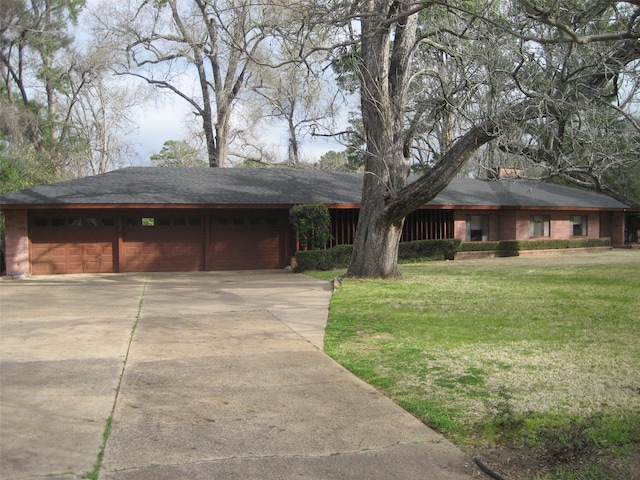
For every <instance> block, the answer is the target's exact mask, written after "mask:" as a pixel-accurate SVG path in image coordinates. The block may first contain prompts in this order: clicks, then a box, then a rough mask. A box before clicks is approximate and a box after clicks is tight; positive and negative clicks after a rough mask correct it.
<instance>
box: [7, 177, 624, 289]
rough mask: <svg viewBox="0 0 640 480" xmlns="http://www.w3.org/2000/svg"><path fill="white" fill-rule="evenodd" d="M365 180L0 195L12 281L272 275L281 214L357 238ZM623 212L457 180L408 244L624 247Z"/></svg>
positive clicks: (60, 187)
mask: <svg viewBox="0 0 640 480" xmlns="http://www.w3.org/2000/svg"><path fill="white" fill-rule="evenodd" d="M362 179H363V174H362V173H342V172H325V171H317V170H287V169H212V168H160V167H130V168H124V169H121V170H116V171H113V172H109V173H105V174H102V175H97V176H93V177H86V178H80V179H76V180H70V181H66V182H60V183H56V184H52V185H42V186H37V187H33V188H29V189H26V190H21V191H18V192H12V193H8V194H6V195H2V196H0V210H2V212H4V214H5V220H6V235H5V238H6V241H5V254H6V271H7V274H8V275H12V276H17V275H44V274H54V273H83V272H96V273H102V272H146V271H199V270H243V269H244V270H246V269H273V268H283V267H285V266H287V265H289V263H290V261H291V257H292V256H293V255H294V254H295V250H296V238H295V234H294V232H293V230H292V229H291V226H290V225H289V221H288V211H289V208H290V207H291V206H293V205H296V204H300V203H311V202H320V203H324V204H326V205H327V207H328V208H329V211H330V213H331V218H332V235H333V240H332V245H336V244H349V243H352V242H353V237H354V233H355V228H356V224H357V218H358V212H359V207H360V200H361V189H362ZM627 209H628V207H627V206H626V205H624V204H622V203H620V202H618V201H616V200H614V199H612V198H609V197H607V196H605V195H601V194H597V193H594V192H589V191H585V190H579V189H575V188H570V187H565V186H559V185H553V184H533V183H529V182H525V181H522V180H500V181H484V180H472V179H456V180H454V181H453V182H452V183H451V184H450V185H449V186H448V187H447V188H446V189H445V190H444V191H443V192H442V193H441V194H440V195H438V197H436V198H435V199H434V200H433V201H431V202H429V203H428V204H427V205H425V206H424V207H423V208H421V209H420V210H418V211H416V212H414V213H412V214H411V215H410V216H409V217H408V218H407V220H406V222H405V229H404V233H403V237H402V240H403V241H411V240H420V239H430V238H438V239H441V238H461V239H462V240H463V241H483V240H512V239H517V240H521V239H528V238H538V237H541V238H545V237H546V238H558V239H569V238H576V237H591V238H598V237H611V239H612V243H613V244H614V245H616V244H622V243H623V239H624V212H625V210H627Z"/></svg>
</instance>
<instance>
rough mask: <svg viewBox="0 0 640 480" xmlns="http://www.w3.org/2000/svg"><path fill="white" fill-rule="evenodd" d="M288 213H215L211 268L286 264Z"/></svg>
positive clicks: (211, 245) (257, 267) (212, 225)
mask: <svg viewBox="0 0 640 480" xmlns="http://www.w3.org/2000/svg"><path fill="white" fill-rule="evenodd" d="M287 228H288V222H287V215H286V213H282V212H268V213H267V212H242V211H238V212H233V211H228V212H225V211H221V212H219V213H216V214H214V215H212V216H211V219H210V233H209V241H210V245H209V269H210V270H260V269H274V268H283V267H284V266H285V265H286V264H287V263H288V262H287V261H286V259H285V258H284V257H285V241H286V232H287Z"/></svg>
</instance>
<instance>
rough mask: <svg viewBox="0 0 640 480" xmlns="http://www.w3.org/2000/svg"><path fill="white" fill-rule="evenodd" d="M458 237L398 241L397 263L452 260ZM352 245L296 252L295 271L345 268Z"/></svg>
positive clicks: (349, 258) (458, 240)
mask: <svg viewBox="0 0 640 480" xmlns="http://www.w3.org/2000/svg"><path fill="white" fill-rule="evenodd" d="M459 245H460V239H457V238H451V239H447V240H416V241H414V242H403V243H400V246H399V248H398V262H399V263H410V262H411V263H415V262H424V261H430V260H453V259H454V258H455V252H456V249H457V248H458V247H459ZM352 252H353V245H337V246H335V247H333V248H329V249H327V250H308V251H300V252H296V263H297V267H296V271H297V272H306V271H309V270H334V269H338V268H347V267H348V266H349V262H350V261H351V253H352Z"/></svg>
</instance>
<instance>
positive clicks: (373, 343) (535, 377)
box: [319, 251, 640, 479]
mask: <svg viewBox="0 0 640 480" xmlns="http://www.w3.org/2000/svg"><path fill="white" fill-rule="evenodd" d="M401 271H402V274H403V279H402V280H400V281H376V280H366V281H365V280H355V279H345V281H344V282H343V284H342V287H341V288H340V289H339V290H337V291H336V292H335V294H334V296H333V299H332V303H331V310H330V317H329V322H328V325H327V330H326V338H325V350H326V351H327V353H328V354H329V355H331V356H332V357H333V358H335V359H336V360H337V361H338V362H340V363H341V364H343V365H344V366H345V367H346V368H348V369H349V370H351V371H352V372H354V373H355V374H356V375H358V376H360V377H361V378H363V379H364V380H365V381H367V382H369V383H370V384H372V385H374V386H375V387H377V388H378V389H380V390H381V391H383V392H384V393H385V394H386V395H388V396H389V397H391V398H392V399H394V400H395V401H396V402H397V403H398V404H400V405H402V406H403V407H404V408H406V409H407V410H408V411H410V412H412V413H413V414H414V415H416V416H417V417H419V418H420V419H422V420H423V421H424V422H425V423H427V424H428V425H430V426H432V427H434V428H435V429H437V430H438V431H440V432H441V433H443V434H444V435H446V436H447V437H449V438H450V439H452V440H454V441H456V442H457V443H458V444H459V445H461V446H464V447H465V448H469V449H471V450H473V449H478V448H480V447H481V446H483V445H489V444H492V445H502V446H506V445H511V446H513V445H521V446H523V447H526V448H528V449H531V451H532V452H535V453H536V455H538V456H540V458H543V459H544V461H545V462H546V463H545V464H546V465H547V467H546V470H547V472H546V473H545V474H544V475H546V476H544V475H541V476H539V477H536V476H535V475H531V476H530V478H582V479H588V478H599V479H605V478H627V477H623V476H620V475H621V474H620V471H623V470H624V468H626V467H625V466H624V464H625V462H624V460H625V459H627V458H637V453H638V452H640V448H639V446H640V373H639V372H640V341H639V339H640V252H638V251H612V252H604V253H598V254H575V255H563V256H549V257H515V258H498V259H483V260H476V261H474V260H468V261H453V262H431V263H426V264H414V265H404V266H402V267H401ZM338 273H341V272H328V273H327V272H325V273H323V274H319V276H320V277H323V278H331V277H332V276H336V275H337V274H338ZM634 456H635V457H634ZM604 457H606V458H607V459H615V461H613V463H614V464H615V465H622V466H620V469H622V470H616V471H613V473H610V475H611V476H606V475H608V474H607V473H606V472H607V471H608V470H607V469H608V468H611V467H610V466H605V467H602V466H596V465H595V464H592V463H590V460H589V459H593V458H596V459H600V460H601V459H602V458H604ZM609 463H611V462H609ZM636 467H637V465H632V466H631V467H630V468H636ZM616 468H617V467H616ZM603 469H604V470H603ZM601 470H602V471H604V472H605V473H602V474H601V473H598V474H597V475H595V474H594V476H592V477H589V476H585V475H586V474H585V473H584V472H585V471H587V472H596V471H598V472H600V471H601ZM630 471H633V470H630ZM571 472H573V473H571ZM576 472H577V473H576ZM574 474H575V475H577V476H575V475H574ZM572 475H574V476H573V477H572ZM629 478H637V477H629Z"/></svg>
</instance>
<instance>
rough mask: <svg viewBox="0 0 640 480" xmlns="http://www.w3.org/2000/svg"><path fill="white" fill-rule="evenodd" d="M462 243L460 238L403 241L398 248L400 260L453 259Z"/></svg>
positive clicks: (406, 261)
mask: <svg viewBox="0 0 640 480" xmlns="http://www.w3.org/2000/svg"><path fill="white" fill-rule="evenodd" d="M461 243H462V242H461V241H460V239H459V238H447V239H443V240H415V241H413V242H403V243H401V244H400V247H399V248H398V262H400V263H409V262H412V263H414V262H422V261H431V260H453V259H454V258H455V256H456V252H457V251H458V248H460V244H461Z"/></svg>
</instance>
